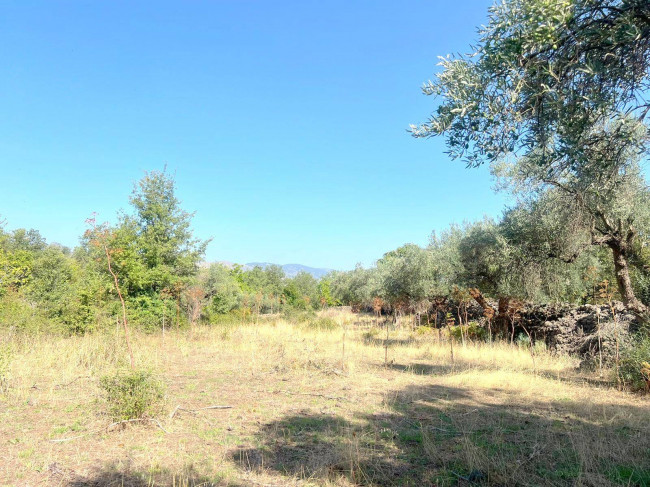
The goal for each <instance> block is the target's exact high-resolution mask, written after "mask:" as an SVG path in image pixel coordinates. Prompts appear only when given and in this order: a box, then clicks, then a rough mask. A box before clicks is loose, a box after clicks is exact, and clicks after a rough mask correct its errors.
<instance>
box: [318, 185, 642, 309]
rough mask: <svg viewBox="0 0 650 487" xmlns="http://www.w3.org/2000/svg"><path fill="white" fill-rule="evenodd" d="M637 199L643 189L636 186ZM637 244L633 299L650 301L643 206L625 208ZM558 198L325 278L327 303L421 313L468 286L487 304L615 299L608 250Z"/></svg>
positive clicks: (550, 196)
mask: <svg viewBox="0 0 650 487" xmlns="http://www.w3.org/2000/svg"><path fill="white" fill-rule="evenodd" d="M642 191H643V193H644V198H647V197H648V189H647V187H646V188H642ZM632 211H633V212H634V214H635V216H636V222H637V223H638V226H637V232H638V235H639V238H637V239H635V240H634V241H633V242H632V246H631V248H630V251H629V265H630V269H629V270H630V276H631V280H632V284H633V287H634V291H635V293H636V296H637V297H638V298H639V299H640V300H641V301H642V302H643V303H645V304H646V305H647V304H649V303H650V247H649V246H648V241H649V240H648V235H649V234H650V226H649V225H648V221H649V220H648V213H649V212H650V208H648V206H646V205H644V206H641V205H639V206H637V207H635V208H634V209H633V210H632ZM576 218H579V215H578V216H576V214H575V213H574V212H573V210H571V208H570V206H568V205H567V202H566V201H563V200H562V194H560V193H558V192H555V191H549V192H547V193H546V194H544V195H543V196H542V197H540V198H539V199H537V200H535V201H534V202H528V203H520V204H518V205H516V206H515V207H513V208H511V209H508V210H507V211H505V212H504V214H503V217H502V218H501V219H500V220H499V221H494V220H492V219H488V218H486V219H484V220H482V221H478V222H474V223H467V224H464V225H462V226H459V225H452V226H451V227H450V228H449V229H448V230H446V231H444V232H442V233H440V234H436V233H434V234H433V235H432V236H431V239H430V242H429V245H428V246H426V247H425V248H422V247H420V246H418V245H415V244H407V245H404V246H402V247H400V248H398V249H396V250H393V251H391V252H388V253H386V254H385V255H384V256H383V257H382V258H381V259H379V260H378V261H377V263H376V265H375V266H374V267H371V268H363V267H361V266H358V267H357V268H356V269H354V270H352V271H349V272H334V273H332V274H330V275H328V276H327V277H326V278H327V279H328V281H329V286H330V287H331V293H332V296H333V298H334V300H335V301H336V302H338V303H341V304H345V305H350V306H353V307H355V308H359V309H366V310H368V311H370V310H373V309H375V310H378V309H381V310H382V311H383V312H384V313H385V312H395V311H398V312H399V311H404V312H412V313H426V312H427V310H430V309H432V307H433V306H434V305H435V303H436V302H440V301H441V300H444V299H445V298H446V299H447V300H449V301H450V302H459V301H468V300H469V301H471V297H470V296H469V293H468V289H469V288H478V289H479V290H480V291H481V292H482V293H483V294H485V295H486V296H490V297H492V298H499V297H515V298H518V299H522V300H529V301H534V302H537V303H553V302H566V303H576V304H587V303H596V302H599V301H602V298H603V292H605V293H607V295H608V296H609V297H610V298H611V299H618V300H621V299H622V296H621V295H620V291H619V287H618V286H617V276H616V272H615V268H614V263H613V261H612V252H611V250H610V249H608V248H606V247H603V246H599V245H592V244H591V241H590V235H589V228H588V227H586V226H584V225H582V224H581V223H579V222H576V221H575V219H576Z"/></svg>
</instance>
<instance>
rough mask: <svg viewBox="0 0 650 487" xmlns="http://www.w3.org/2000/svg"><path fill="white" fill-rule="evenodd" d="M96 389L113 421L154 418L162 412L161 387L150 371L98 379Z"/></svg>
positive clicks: (117, 374) (134, 371)
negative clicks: (98, 383)
mask: <svg viewBox="0 0 650 487" xmlns="http://www.w3.org/2000/svg"><path fill="white" fill-rule="evenodd" d="M100 386H101V388H102V389H103V390H104V392H105V394H106V402H107V403H108V412H109V414H110V415H111V417H112V418H113V419H114V420H115V421H124V420H128V419H139V418H145V417H150V416H154V415H155V414H156V413H158V412H160V410H161V409H162V405H163V402H164V397H165V386H164V384H163V382H162V381H161V380H160V379H158V378H157V377H155V376H154V374H153V373H152V372H151V371H148V370H137V369H136V370H128V371H120V372H117V373H116V374H114V375H109V376H104V377H102V378H101V379H100Z"/></svg>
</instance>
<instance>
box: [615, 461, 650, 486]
mask: <svg viewBox="0 0 650 487" xmlns="http://www.w3.org/2000/svg"><path fill="white" fill-rule="evenodd" d="M607 477H608V478H609V480H611V481H612V482H614V483H616V484H620V485H638V486H639V487H650V470H648V469H644V468H638V467H630V466H627V465H617V466H615V467H613V468H611V469H609V470H608V471H607Z"/></svg>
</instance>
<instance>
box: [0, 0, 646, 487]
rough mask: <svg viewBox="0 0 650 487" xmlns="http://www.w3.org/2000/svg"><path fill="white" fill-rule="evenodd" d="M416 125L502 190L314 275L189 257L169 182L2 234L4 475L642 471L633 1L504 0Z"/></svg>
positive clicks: (642, 17)
mask: <svg viewBox="0 0 650 487" xmlns="http://www.w3.org/2000/svg"><path fill="white" fill-rule="evenodd" d="M479 35H480V37H479V42H478V44H477V46H476V47H475V49H474V52H473V53H472V54H471V55H466V56H455V57H447V58H444V59H443V60H442V61H441V70H440V72H439V73H438V75H437V77H436V78H435V80H433V81H431V82H428V83H427V84H425V86H424V88H423V89H424V93H425V94H427V95H431V96H433V97H435V98H436V103H437V108H436V109H435V112H434V113H433V114H432V115H431V117H430V119H429V120H427V121H426V122H424V123H422V124H419V125H413V126H412V127H411V132H412V135H413V136H415V137H417V138H427V137H433V136H442V137H444V138H445V140H446V142H447V146H448V148H449V153H450V155H451V156H452V158H459V159H463V160H464V161H465V162H466V163H467V165H468V166H469V168H471V167H477V166H480V165H483V164H487V165H489V167H490V170H491V172H492V174H493V175H494V177H495V178H496V180H497V182H498V185H499V188H500V189H501V190H503V191H509V192H510V194H511V195H512V197H513V198H512V201H513V203H512V205H511V206H510V207H508V208H506V209H505V210H504V212H503V215H502V216H501V217H500V218H498V219H496V220H495V219H489V218H484V219H482V220H479V221H476V222H466V223H463V224H462V225H451V226H450V227H449V228H448V229H447V230H445V231H443V232H440V233H435V232H434V233H433V234H432V235H431V238H430V241H429V244H428V245H427V246H426V247H421V246H418V245H415V244H406V245H403V246H401V247H399V248H397V249H395V250H392V251H389V252H387V253H386V254H384V255H383V256H382V257H381V258H380V259H379V260H377V261H376V263H375V265H373V266H372V267H369V268H364V267H362V266H357V267H356V268H355V269H353V270H351V271H334V272H332V273H330V274H328V275H326V276H325V277H323V278H321V279H316V278H314V277H313V276H311V275H310V274H307V273H304V272H303V273H299V274H298V275H296V276H295V277H292V278H289V277H287V276H286V275H284V273H283V271H282V268H281V267H279V266H275V265H270V266H267V267H264V268H262V267H254V268H252V269H248V268H244V267H242V266H240V265H236V264H235V265H225V264H219V263H206V262H204V257H205V250H206V247H207V245H208V241H202V240H200V239H197V238H196V237H195V236H194V233H193V231H192V225H191V223H192V216H193V214H192V213H189V212H187V211H186V210H184V209H183V208H182V206H181V202H180V201H179V200H178V198H177V196H176V187H175V181H174V179H173V178H172V177H170V176H169V175H168V174H167V173H166V172H164V171H162V172H160V171H153V172H150V173H147V174H145V176H144V177H143V178H142V179H141V180H140V181H138V182H137V183H136V184H135V186H134V189H133V193H132V195H131V197H130V199H129V202H128V203H129V205H130V206H129V210H128V211H126V212H121V213H120V214H118V215H117V218H116V219H115V223H113V224H109V223H102V222H101V221H99V220H98V218H97V216H95V215H93V216H90V218H89V219H88V221H87V224H88V228H87V231H86V232H85V233H84V235H83V236H81V238H80V242H79V245H78V246H77V247H75V248H73V249H70V248H66V247H63V246H61V245H58V244H55V243H48V242H47V241H46V240H45V239H44V238H43V236H41V235H40V233H39V232H38V231H37V230H33V229H32V230H27V229H14V230H8V229H7V228H6V225H3V226H1V227H0V418H1V421H0V444H2V445H3V448H5V449H6V452H7V453H6V454H5V455H4V460H3V462H2V463H1V464H0V481H2V482H3V483H6V484H7V485H21V484H22V485H34V484H37V483H38V484H40V483H42V484H51V485H126V486H128V485H137V486H140V485H146V486H150V485H151V486H153V485H233V486H237V485H242V486H243V485H414V486H415V485H650V461H649V458H650V455H648V452H650V443H649V440H648V438H650V435H649V433H650V431H649V429H648V428H649V427H648V425H649V424H650V421H649V419H650V412H649V411H650V409H649V408H648V407H647V406H648V404H647V395H646V394H644V393H645V392H647V391H648V389H650V338H649V336H650V335H649V331H650V329H649V327H650V324H649V320H650V312H649V311H648V310H649V309H650V245H649V244H650V188H649V187H648V184H647V180H646V179H645V176H644V171H643V169H644V167H643V166H644V164H645V163H646V161H647V153H648V142H649V140H650V138H649V137H648V133H649V132H648V126H647V124H648V119H647V116H648V113H650V104H648V103H647V101H646V99H645V97H646V95H647V92H648V88H650V86H648V83H649V80H650V73H649V66H650V4H648V2H646V1H645V0H566V1H546V0H507V1H504V2H501V3H497V4H496V5H495V6H494V7H493V8H492V9H491V10H490V19H489V22H488V25H487V26H486V27H484V28H482V30H481V31H480V34H479Z"/></svg>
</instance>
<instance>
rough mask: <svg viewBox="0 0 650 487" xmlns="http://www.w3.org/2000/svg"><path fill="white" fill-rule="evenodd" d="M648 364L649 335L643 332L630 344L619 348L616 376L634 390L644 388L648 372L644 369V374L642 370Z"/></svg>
mask: <svg viewBox="0 0 650 487" xmlns="http://www.w3.org/2000/svg"><path fill="white" fill-rule="evenodd" d="M644 364H646V365H644ZM648 365H650V337H649V336H647V334H646V333H643V334H639V335H637V336H636V337H634V339H633V340H632V342H631V345H629V346H627V347H625V348H623V350H621V360H620V361H619V367H618V378H619V379H620V380H621V382H622V383H623V384H624V385H625V386H626V387H629V388H630V389H632V390H634V391H641V390H645V389H646V388H647V383H646V380H647V378H648V377H647V376H648V375H650V372H649V371H647V370H645V376H644V371H643V370H644V369H647V368H648Z"/></svg>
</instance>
